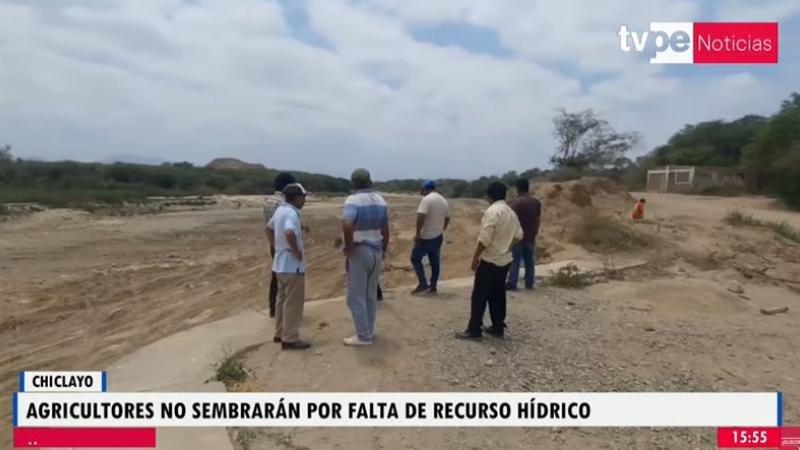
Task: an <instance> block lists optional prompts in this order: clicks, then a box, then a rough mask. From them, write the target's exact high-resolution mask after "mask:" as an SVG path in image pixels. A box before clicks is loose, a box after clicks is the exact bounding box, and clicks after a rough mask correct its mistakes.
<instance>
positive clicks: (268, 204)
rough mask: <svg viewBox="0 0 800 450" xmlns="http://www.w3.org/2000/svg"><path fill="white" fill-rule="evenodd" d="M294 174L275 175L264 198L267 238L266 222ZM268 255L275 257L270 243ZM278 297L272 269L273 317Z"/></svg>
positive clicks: (279, 204)
mask: <svg viewBox="0 0 800 450" xmlns="http://www.w3.org/2000/svg"><path fill="white" fill-rule="evenodd" d="M294 182H295V179H294V175H292V174H290V173H288V172H281V173H279V174H278V175H276V176H275V181H274V183H275V192H274V193H273V194H272V195H270V196H269V197H267V198H266V200H265V201H264V230H265V231H266V233H267V237H268V238H269V228H268V227H267V224H268V223H269V221H270V219H272V215H273V214H275V211H276V210H277V209H278V207H279V206H281V205H282V204H283V202H284V200H285V198H284V196H283V189H284V188H285V187H286V186H288V185H290V184H292V183H294ZM269 256H270V257H271V258H272V259H274V258H275V247H274V246H273V245H271V244H270V246H269ZM277 299H278V276H277V275H276V274H275V271H274V270H273V271H272V277H271V278H270V280H269V316H270V317H275V303H276V302H277Z"/></svg>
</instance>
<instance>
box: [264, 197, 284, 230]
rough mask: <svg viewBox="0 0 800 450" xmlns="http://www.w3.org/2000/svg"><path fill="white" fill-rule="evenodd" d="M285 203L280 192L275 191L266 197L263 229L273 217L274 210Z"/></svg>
mask: <svg viewBox="0 0 800 450" xmlns="http://www.w3.org/2000/svg"><path fill="white" fill-rule="evenodd" d="M285 201H286V196H285V195H283V192H281V191H275V193H274V194H272V195H270V196H269V197H267V199H266V200H265V201H264V227H266V226H267V224H268V223H269V220H270V219H272V216H273V215H275V210H277V209H278V207H279V206H281V205H282V204H283V202H285Z"/></svg>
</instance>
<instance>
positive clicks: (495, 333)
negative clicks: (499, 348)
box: [483, 327, 505, 339]
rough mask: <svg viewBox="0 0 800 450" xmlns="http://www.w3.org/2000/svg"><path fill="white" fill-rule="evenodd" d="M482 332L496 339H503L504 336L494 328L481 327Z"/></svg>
mask: <svg viewBox="0 0 800 450" xmlns="http://www.w3.org/2000/svg"><path fill="white" fill-rule="evenodd" d="M483 332H484V333H486V334H488V335H489V336H494V337H496V338H498V339H503V338H504V334H505V333H504V332H503V331H502V330H500V331H497V329H496V328H495V327H483Z"/></svg>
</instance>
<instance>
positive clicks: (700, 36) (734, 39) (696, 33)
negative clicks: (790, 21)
mask: <svg viewBox="0 0 800 450" xmlns="http://www.w3.org/2000/svg"><path fill="white" fill-rule="evenodd" d="M617 35H619V46H620V49H622V51H623V52H632V51H635V52H638V53H644V52H649V53H650V55H651V57H650V63H651V64H775V63H777V62H778V23H777V22H651V23H650V30H649V31H641V32H637V31H630V30H629V29H628V27H627V25H622V26H620V27H619V32H618V33H617Z"/></svg>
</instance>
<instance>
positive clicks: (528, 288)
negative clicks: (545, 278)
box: [525, 285, 533, 291]
mask: <svg viewBox="0 0 800 450" xmlns="http://www.w3.org/2000/svg"><path fill="white" fill-rule="evenodd" d="M525 289H527V290H529V291H532V290H533V285H530V286H525Z"/></svg>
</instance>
